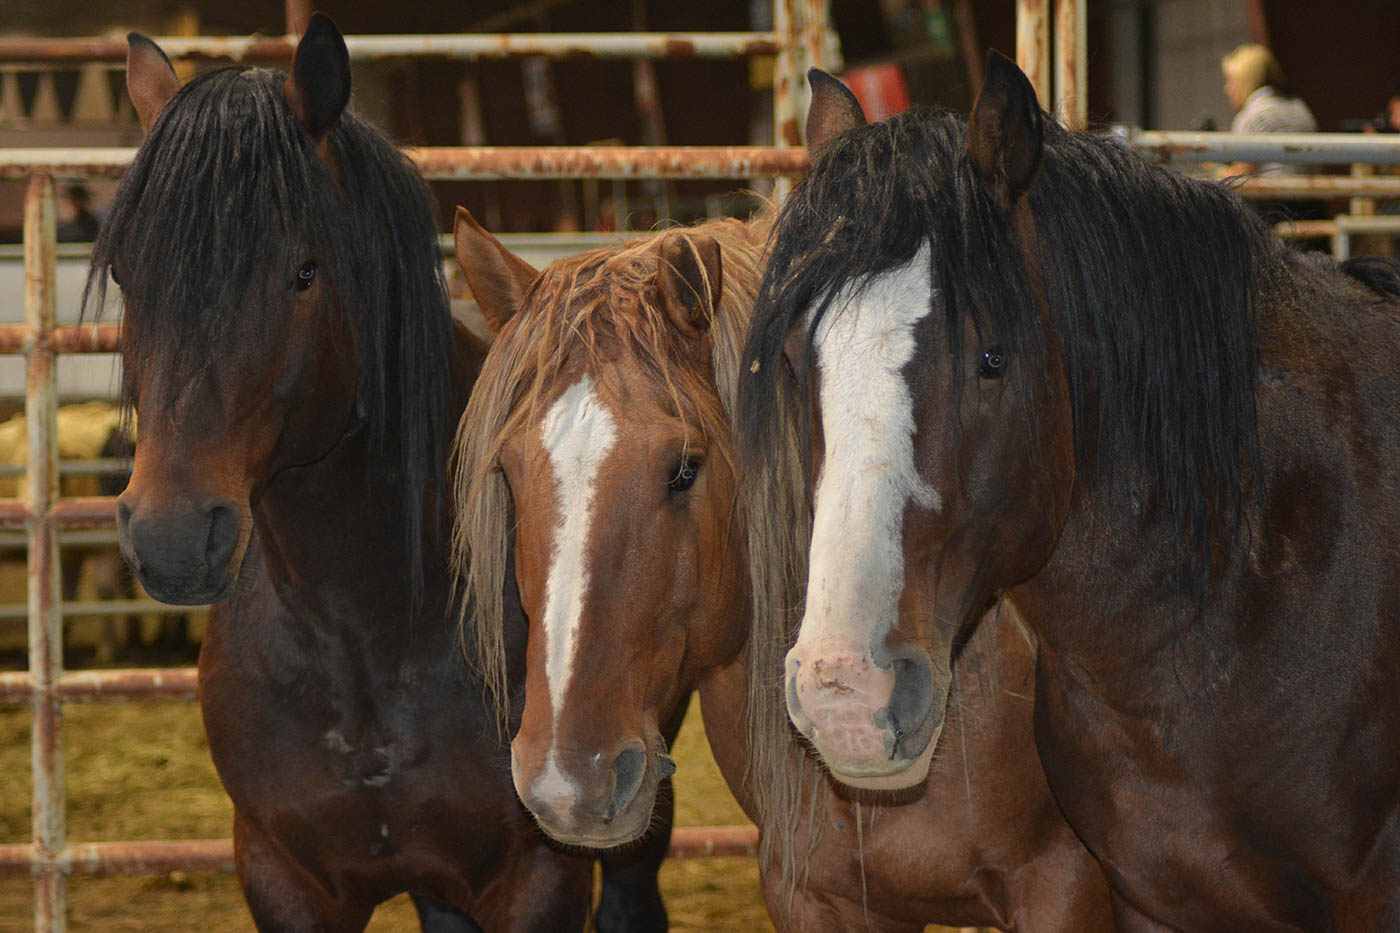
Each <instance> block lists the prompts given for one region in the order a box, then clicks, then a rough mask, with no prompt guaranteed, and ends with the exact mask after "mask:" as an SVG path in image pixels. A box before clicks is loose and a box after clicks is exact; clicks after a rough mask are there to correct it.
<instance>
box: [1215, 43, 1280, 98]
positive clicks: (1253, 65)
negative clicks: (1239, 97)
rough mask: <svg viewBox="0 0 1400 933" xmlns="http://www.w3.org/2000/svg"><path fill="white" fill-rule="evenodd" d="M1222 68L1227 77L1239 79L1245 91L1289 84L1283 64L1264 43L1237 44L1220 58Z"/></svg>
mask: <svg viewBox="0 0 1400 933" xmlns="http://www.w3.org/2000/svg"><path fill="white" fill-rule="evenodd" d="M1220 70H1221V71H1223V72H1224V73H1225V76H1226V77H1229V78H1235V79H1237V80H1238V81H1239V82H1240V86H1241V90H1243V91H1244V92H1245V93H1250V92H1252V91H1257V90H1258V89H1259V88H1261V87H1264V86H1265V85H1268V86H1269V87H1275V88H1279V89H1283V88H1285V87H1286V86H1287V82H1286V81H1285V80H1284V77H1283V66H1281V65H1280V64H1279V63H1278V59H1277V58H1274V53H1273V52H1270V51H1269V50H1268V49H1267V48H1265V47H1264V46H1262V45H1254V44H1248V45H1241V46H1237V47H1236V48H1235V50H1234V51H1233V52H1231V53H1230V54H1229V55H1226V56H1225V57H1224V58H1222V59H1220Z"/></svg>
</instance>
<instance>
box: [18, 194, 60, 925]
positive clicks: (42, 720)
mask: <svg viewBox="0 0 1400 933" xmlns="http://www.w3.org/2000/svg"><path fill="white" fill-rule="evenodd" d="M54 211H55V208H54V184H53V176H51V175H49V174H48V173H46V172H36V173H34V174H33V175H32V176H30V179H29V189H28V191H27V192H26V194H25V201H24V324H25V337H24V352H25V356H26V358H27V360H28V378H27V381H26V393H25V417H26V425H27V431H28V441H29V458H28V460H29V475H28V479H27V483H26V491H25V504H26V511H27V512H28V517H27V520H26V522H25V531H26V534H27V536H28V539H29V674H30V677H31V678H32V681H31V682H32V684H33V700H32V702H33V710H34V729H33V736H32V738H31V744H30V749H31V756H32V764H33V775H34V797H33V813H32V814H31V819H32V824H33V833H34V838H33V847H34V856H35V866H34V888H35V890H34V894H35V898H34V929H35V930H36V931H39V933H62V931H63V930H65V929H66V928H67V878H66V877H65V875H64V873H63V871H62V869H61V868H60V863H59V856H60V855H61V854H62V852H63V847H64V823H65V819H64V810H65V807H64V790H63V741H62V739H63V733H62V728H63V706H62V701H61V700H60V698H59V696H58V693H57V692H56V691H55V689H54V686H55V683H56V682H57V680H58V678H59V676H60V675H61V674H62V672H63V606H62V593H61V589H60V581H59V579H58V538H57V536H56V534H55V528H54V523H53V518H52V516H51V515H50V514H49V508H50V506H52V505H53V502H54V499H55V498H56V497H57V494H58V432H57V395H58V386H57V382H56V379H55V373H54V348H53V329H54V319H55V313H54V308H55V299H56V294H57V253H58V237H57V225H56V219H55V216H54Z"/></svg>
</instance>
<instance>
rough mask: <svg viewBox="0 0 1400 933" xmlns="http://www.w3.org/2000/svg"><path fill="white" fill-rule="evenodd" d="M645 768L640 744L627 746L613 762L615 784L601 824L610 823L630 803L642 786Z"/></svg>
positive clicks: (644, 752) (644, 754)
mask: <svg viewBox="0 0 1400 933" xmlns="http://www.w3.org/2000/svg"><path fill="white" fill-rule="evenodd" d="M646 768H647V756H646V751H645V750H644V749H643V748H642V746H641V745H640V744H637V745H629V746H627V747H626V748H624V749H623V750H622V753H621V754H620V755H618V756H617V759H616V760H614V761H613V776H614V778H616V783H615V784H614V790H613V796H612V800H610V801H609V802H608V809H607V812H606V813H604V814H603V822H605V823H611V822H612V820H613V818H614V817H616V816H617V815H618V814H619V813H621V812H622V811H623V810H624V809H625V808H626V807H627V805H628V804H629V803H631V802H632V798H633V797H635V796H637V791H638V790H639V789H640V788H641V786H642V777H643V776H644V775H645V774H646Z"/></svg>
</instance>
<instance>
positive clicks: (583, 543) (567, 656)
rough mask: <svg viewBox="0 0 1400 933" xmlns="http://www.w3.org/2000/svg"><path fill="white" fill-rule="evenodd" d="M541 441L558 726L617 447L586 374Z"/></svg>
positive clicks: (547, 625) (551, 676)
mask: <svg viewBox="0 0 1400 933" xmlns="http://www.w3.org/2000/svg"><path fill="white" fill-rule="evenodd" d="M541 440H542V443H543V445H544V449H545V452H546V453H547V454H548V456H549V462H550V465H551V466H552V467H553V468H554V492H555V501H556V502H557V503H558V505H559V516H560V521H559V525H558V528H557V531H556V533H555V537H554V551H553V554H552V555H551V557H550V564H549V577H548V579H547V581H546V584H545V602H544V633H545V636H544V637H545V679H546V681H547V682H548V684H549V700H550V706H551V708H552V709H553V711H554V719H555V721H556V722H557V721H558V719H559V710H560V709H561V708H562V705H563V700H564V693H565V691H566V690H567V689H568V686H569V678H570V677H571V676H572V674H573V669H574V656H575V655H576V654H577V651H578V631H579V622H580V617H581V615H582V614H583V597H584V593H585V592H586V591H587V589H588V560H587V545H588V532H589V529H590V527H591V526H592V522H593V493H594V487H595V484H596V480H597V478H598V466H599V464H601V463H602V462H603V460H604V458H605V457H607V455H608V452H609V451H610V450H611V449H612V446H613V444H614V443H615V442H616V441H617V427H616V425H615V424H614V423H613V418H612V414H611V413H609V411H608V410H607V409H606V408H604V407H603V406H602V405H601V404H600V403H599V401H598V399H597V396H596V395H595V394H594V392H593V380H592V379H591V378H590V377H589V376H588V375H587V374H585V375H584V376H583V378H582V379H580V380H579V381H578V382H576V383H574V384H573V385H572V386H570V387H569V388H568V389H566V390H565V391H564V393H563V394H562V395H560V396H559V398H558V399H557V400H555V402H554V404H553V405H551V406H550V408H549V412H548V414H546V415H545V419H544V425H543V428H542V429H541Z"/></svg>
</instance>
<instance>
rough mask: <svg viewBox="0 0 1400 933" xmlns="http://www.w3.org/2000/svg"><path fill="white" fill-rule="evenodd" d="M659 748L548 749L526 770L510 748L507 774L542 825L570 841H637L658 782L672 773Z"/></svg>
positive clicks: (597, 845)
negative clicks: (604, 752) (655, 750)
mask: <svg viewBox="0 0 1400 933" xmlns="http://www.w3.org/2000/svg"><path fill="white" fill-rule="evenodd" d="M662 748H663V752H660V753H649V752H648V751H647V747H646V745H644V744H643V743H642V742H630V743H628V744H627V745H625V746H624V747H623V748H622V750H621V751H620V752H618V753H617V754H615V755H612V756H606V755H602V754H596V753H595V754H593V755H591V756H585V755H581V754H569V753H564V752H561V751H559V750H551V751H550V753H549V754H548V755H547V756H546V757H545V760H544V763H543V766H542V767H536V768H534V769H530V768H529V767H528V766H526V765H524V764H523V763H522V760H521V757H520V756H519V754H518V753H517V749H516V748H515V747H514V746H512V748H511V755H510V760H511V775H512V777H513V778H514V779H515V789H516V792H517V793H518V794H519V795H520V799H521V801H522V802H523V803H524V804H525V806H526V808H528V809H529V810H530V812H531V813H532V814H534V817H535V819H536V821H537V822H538V823H539V824H540V827H541V828H542V829H543V830H544V831H545V832H547V833H548V834H549V835H550V836H552V837H553V838H555V839H557V840H559V841H560V842H564V843H568V844H570V845H579V846H587V847H589V848H594V849H606V848H611V847H613V846H618V845H624V844H626V843H629V842H634V841H636V840H637V839H640V838H641V837H642V836H643V835H644V834H645V833H646V831H647V829H648V828H649V827H650V826H651V812H652V809H653V807H654V806H655V804H656V792H657V788H658V787H659V786H660V784H661V781H662V780H663V779H664V778H666V777H668V776H669V775H670V774H671V773H673V772H674V771H675V765H674V764H673V763H672V762H671V759H670V758H669V757H667V756H666V755H665V754H664V745H663V746H662Z"/></svg>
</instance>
